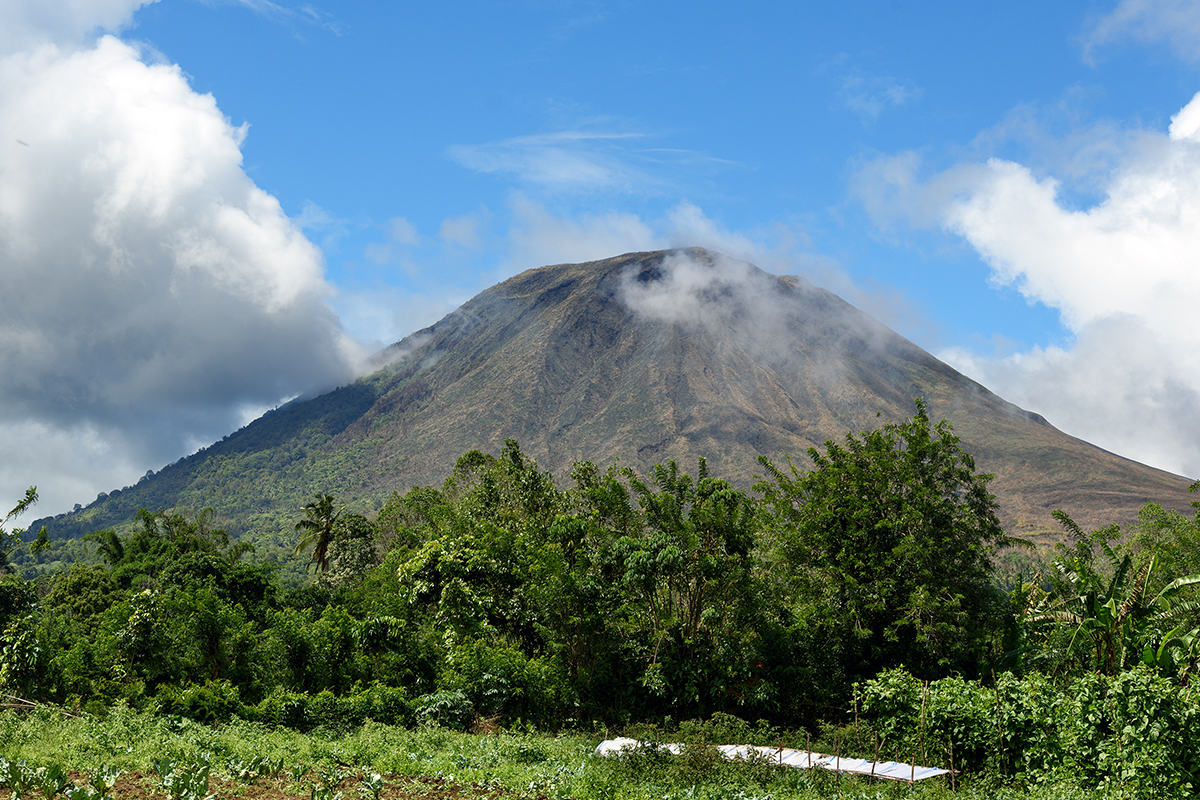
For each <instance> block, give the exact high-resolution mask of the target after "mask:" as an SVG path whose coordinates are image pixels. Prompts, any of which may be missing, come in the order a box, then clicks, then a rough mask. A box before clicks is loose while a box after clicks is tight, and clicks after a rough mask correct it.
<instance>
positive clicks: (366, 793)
mask: <svg viewBox="0 0 1200 800" xmlns="http://www.w3.org/2000/svg"><path fill="white" fill-rule="evenodd" d="M383 788H384V781H383V776H382V775H380V774H379V773H378V772H368V773H364V774H363V776H362V780H361V781H360V782H359V787H358V793H359V794H361V795H362V796H363V797H369V798H371V800H379V795H380V794H382V793H383Z"/></svg>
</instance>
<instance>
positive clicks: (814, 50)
mask: <svg viewBox="0 0 1200 800" xmlns="http://www.w3.org/2000/svg"><path fill="white" fill-rule="evenodd" d="M0 30H2V31H6V33H0V176H4V178H3V180H0V183H7V187H6V188H3V187H0V248H2V251H3V255H4V258H5V259H6V261H7V263H8V265H9V266H8V267H7V268H6V269H5V270H4V273H5V274H0V290H2V291H3V292H4V294H5V295H6V296H7V297H8V298H10V299H15V300H16V302H15V303H13V304H12V305H16V306H17V307H18V308H19V311H10V312H9V319H8V322H7V324H3V325H0V364H3V365H4V369H5V374H6V375H8V376H10V378H9V386H8V388H7V389H4V390H3V392H2V396H0V409H2V411H3V416H2V417H0V434H2V435H3V436H4V438H5V441H6V442H8V445H7V447H6V449H7V451H8V452H7V453H6V456H7V457H6V458H5V459H3V461H4V462H5V463H4V465H3V466H2V467H0V490H3V493H4V495H5V496H12V497H17V496H19V494H20V489H22V488H23V487H24V486H27V485H29V484H30V483H37V484H38V485H39V487H40V488H41V491H42V494H43V507H42V508H40V509H39V511H41V512H43V513H48V512H56V511H60V510H63V509H64V508H69V507H70V506H71V504H73V503H75V502H82V503H86V502H88V501H89V500H91V499H92V498H93V497H94V496H95V494H96V493H97V492H99V491H105V490H108V489H111V488H114V487H118V486H121V485H126V484H128V483H131V482H133V481H135V480H136V479H137V478H138V477H140V476H141V475H142V473H144V472H145V471H146V470H148V469H157V468H159V467H161V466H162V465H163V464H164V463H166V462H168V461H171V460H174V459H175V458H178V457H179V456H181V455H183V454H185V453H187V452H190V451H192V450H194V449H195V448H196V447H197V446H200V445H202V444H205V443H207V442H209V441H212V440H213V439H216V438H220V436H222V435H224V434H225V433H228V432H229V431H230V430H232V429H234V428H236V427H238V426H239V425H240V424H243V423H244V422H245V421H246V420H248V419H249V418H252V417H253V416H254V415H255V414H256V413H259V412H260V411H261V410H263V409H265V408H269V407H271V406H273V405H275V404H277V403H278V402H280V401H281V400H283V399H286V398H288V397H291V396H295V395H296V394H301V393H304V392H308V391H312V390H313V389H314V388H320V387H327V386H331V385H333V384H336V383H338V382H341V381H344V380H347V379H349V377H352V376H353V375H354V374H355V370H356V369H357V364H358V363H360V359H361V356H362V354H363V353H366V352H369V351H371V350H372V349H373V348H376V347H378V346H381V345H384V344H387V343H390V342H391V341H394V340H397V339H399V338H401V337H403V336H404V335H406V334H408V333H411V332H412V331H414V330H416V329H419V328H421V327H424V326H426V325H429V324H431V323H432V322H434V321H436V320H437V319H438V318H440V317H441V316H442V315H444V314H445V313H447V312H449V311H450V310H452V309H453V308H454V307H456V306H457V305H458V304H460V303H461V302H463V301H465V300H466V299H468V298H469V297H471V296H472V295H474V294H475V293H477V292H478V291H480V290H482V289H484V288H486V287H487V286H489V285H491V284H493V283H495V282H497V281H498V280H501V279H503V278H505V277H508V276H510V275H512V274H515V273H516V272H519V271H521V270H523V269H527V268H530V267H535V266H540V265H543V264H546V263H555V262H561V261H581V260H589V259H594V258H603V257H606V256H611V255H616V254H618V253H621V252H626V251H629V250H636V249H647V248H651V247H667V246H677V245H692V244H698V245H704V246H709V247H712V248H714V249H717V250H721V251H723V252H726V253H728V254H729V255H733V256H736V257H741V258H745V259H747V260H750V261H753V262H754V263H757V264H759V265H760V266H762V267H763V268H765V269H768V270H771V271H774V272H790V273H799V274H804V275H806V276H808V277H810V279H812V280H814V282H816V283H818V284H821V285H824V286H826V287H828V288H830V289H831V290H833V291H836V292H838V293H839V294H841V295H842V296H843V297H846V299H848V300H850V301H851V302H853V303H855V304H856V305H859V306H860V307H862V308H864V309H865V310H867V311H869V312H870V313H872V314H874V315H875V316H877V317H879V318H880V319H882V320H883V321H884V322H886V323H887V324H889V325H891V326H892V327H893V328H895V329H896V330H898V331H900V332H901V333H903V334H904V335H906V336H908V337H909V338H911V339H913V340H914V341H915V342H917V343H918V344H920V345H921V346H923V347H925V348H927V349H929V350H930V351H932V352H934V353H935V354H937V355H939V356H940V357H942V358H944V359H945V360H947V361H949V362H950V363H951V364H953V365H954V366H956V367H958V368H959V369H960V370H963V371H964V372H966V373H967V374H969V375H971V376H972V377H974V378H976V379H977V380H980V381H981V382H982V383H984V384H985V385H987V386H988V387H989V388H991V389H993V390H994V391H996V392H997V393H999V394H1001V395H1002V396H1004V397H1006V398H1008V399H1010V400H1012V401H1014V402H1016V403H1018V404H1019V405H1022V406H1024V407H1026V408H1031V409H1032V410H1035V411H1038V412H1040V413H1043V414H1045V415H1046V416H1047V417H1048V418H1049V419H1050V421H1051V422H1052V423H1054V424H1056V425H1058V426H1059V427H1060V428H1062V429H1064V430H1066V431H1068V432H1069V433H1073V434H1075V435H1078V436H1082V437H1083V438H1087V439H1089V440H1090V441H1093V442H1095V443H1097V444H1100V445H1101V446H1104V447H1107V448H1108V449H1111V450H1115V451H1116V452H1120V453H1122V454H1124V455H1128V456H1130V457H1133V458H1137V459H1139V460H1143V461H1146V462H1148V463H1151V464H1154V465H1156V466H1160V467H1163V468H1167V469H1171V470H1173V471H1177V472H1182V473H1188V474H1200V451H1198V448H1197V443H1198V442H1200V407H1198V406H1200V404H1198V403H1197V402H1196V401H1197V400H1198V399H1200V357H1198V356H1197V355H1195V354H1196V353H1197V352H1200V351H1198V350H1197V348H1196V345H1198V344H1200V341H1197V339H1198V338H1200V336H1198V335H1197V333H1195V332H1194V331H1193V328H1195V327H1196V326H1195V325H1194V324H1193V322H1192V314H1191V310H1190V309H1191V308H1193V307H1194V306H1193V305H1192V302H1193V301H1195V300H1200V273H1198V271H1197V270H1196V266H1197V260H1196V258H1195V257H1194V256H1193V255H1192V253H1194V252H1200V251H1196V250H1193V249H1192V246H1193V245H1196V244H1200V241H1197V240H1200V134H1198V133H1197V129H1200V102H1198V103H1197V105H1196V106H1190V105H1189V104H1190V103H1191V102H1192V99H1193V97H1194V96H1195V95H1196V93H1197V91H1200V70H1198V68H1197V67H1198V61H1200V4H1198V3H1195V2H1179V1H1178V0H1171V1H1167V0H1164V1H1163V2H1157V3H1156V2H1149V0H1121V2H1116V0H1107V1H1106V2H1080V3H1070V4H1068V3H1037V4H1034V3H1017V2H1007V3H972V4H967V3H926V4H900V3H889V2H863V3H832V2H829V3H803V4H801V3H765V2H764V3H745V4H730V3H702V2H690V3H662V2H660V3H639V2H555V3H548V2H478V3H443V4H397V3H376V2H357V3H338V2H314V3H307V2H306V3H293V2H291V0H279V1H278V2H271V1H270V0H227V1H225V2H220V1H219V0H213V1H211V2H202V1H201V0H161V2H154V3H150V4H144V3H142V2H140V1H139V0H77V2H73V3H66V2H61V3H47V2H45V0H15V2H14V3H13V4H12V5H11V6H10V7H8V8H7V9H6V10H2V11H0ZM1193 115H1195V121H1194V123H1193ZM1173 120H1174V123H1173ZM235 296H236V298H237V299H236V300H231V299H230V298H232V297H235Z"/></svg>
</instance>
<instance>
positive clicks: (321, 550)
mask: <svg viewBox="0 0 1200 800" xmlns="http://www.w3.org/2000/svg"><path fill="white" fill-rule="evenodd" d="M301 510H303V511H304V519H302V520H300V521H299V522H297V523H296V530H298V531H300V532H301V534H300V541H298V542H296V555H299V554H300V553H302V552H304V551H305V550H307V549H309V548H310V547H311V548H312V555H311V556H310V557H309V559H308V563H307V564H305V566H304V568H305V569H306V570H307V569H308V568H309V567H311V566H312V565H313V564H316V565H317V566H318V567H319V568H320V570H321V572H326V571H327V570H328V569H329V546H330V545H331V544H333V526H334V525H335V524H337V521H338V517H340V516H341V514H342V511H343V510H345V509H344V507H343V508H340V509H338V510H337V511H334V509H333V496H332V495H328V494H321V493H320V492H318V493H317V494H315V495H313V499H312V500H310V501H308V502H307V503H305V504H304V505H303V506H302V507H301Z"/></svg>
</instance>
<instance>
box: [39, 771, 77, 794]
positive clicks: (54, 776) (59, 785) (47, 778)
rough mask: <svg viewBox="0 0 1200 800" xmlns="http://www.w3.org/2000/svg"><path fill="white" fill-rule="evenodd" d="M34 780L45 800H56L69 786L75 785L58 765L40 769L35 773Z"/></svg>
mask: <svg viewBox="0 0 1200 800" xmlns="http://www.w3.org/2000/svg"><path fill="white" fill-rule="evenodd" d="M34 780H35V782H36V783H37V786H38V789H40V790H41V792H42V797H44V798H45V800H54V798H55V797H57V796H58V795H60V794H62V793H63V792H65V791H66V790H67V788H68V787H69V786H72V785H73V784H72V783H71V781H70V780H69V779H68V778H67V775H66V773H65V772H63V769H62V767H60V766H59V765H58V764H51V765H50V766H48V767H39V768H38V770H37V772H36V773H35V776H34Z"/></svg>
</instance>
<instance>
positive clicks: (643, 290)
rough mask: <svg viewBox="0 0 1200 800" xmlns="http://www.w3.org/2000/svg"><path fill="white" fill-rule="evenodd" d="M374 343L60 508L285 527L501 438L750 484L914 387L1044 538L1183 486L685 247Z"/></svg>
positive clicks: (773, 284) (486, 302)
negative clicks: (182, 448) (355, 375)
mask: <svg viewBox="0 0 1200 800" xmlns="http://www.w3.org/2000/svg"><path fill="white" fill-rule="evenodd" d="M377 358H378V361H377V364H378V365H379V368H378V369H377V370H376V371H374V372H373V373H372V374H371V375H368V376H366V377H365V378H363V379H360V380H359V381H357V382H355V383H353V384H351V385H349V386H346V387H341V388H339V389H337V390H335V391H333V392H330V393H327V394H324V395H321V396H319V397H317V398H312V399H309V400H304V401H297V402H294V403H291V404H288V405H286V406H284V407H282V408H280V409H278V410H276V411H274V412H272V413H269V414H267V415H264V416H263V417H262V418H260V419H259V420H256V421H255V422H254V423H251V424H250V425H249V426H247V427H246V428H243V429H242V430H241V431H238V432H237V433H235V434H233V435H231V436H229V437H226V438H225V439H224V440H222V441H221V442H218V443H214V445H212V446H211V447H209V448H207V449H206V450H204V451H202V452H201V453H197V454H196V455H194V456H191V457H189V458H187V459H183V460H181V461H180V462H176V464H174V465H170V466H169V467H167V468H164V470H161V471H160V472H159V473H158V474H157V475H155V476H151V477H148V478H147V479H145V480H144V481H142V482H140V483H139V484H138V485H137V486H135V487H130V488H129V489H128V490H126V491H122V492H114V493H110V495H109V496H108V497H106V498H100V499H98V501H97V502H96V503H93V504H92V505H90V506H89V507H88V508H87V509H84V510H83V511H81V512H79V513H77V514H76V515H75V517H74V520H75V521H77V522H81V523H82V522H84V521H85V520H87V521H89V524H93V523H103V525H112V524H120V523H121V521H122V520H119V519H118V517H119V516H120V515H121V514H125V515H126V517H125V519H130V518H132V513H133V512H135V511H136V508H133V507H132V506H133V504H134V503H139V502H140V503H141V505H145V506H147V507H150V508H157V507H161V508H170V507H185V508H190V509H192V510H196V509H198V508H202V507H205V506H210V507H213V508H214V509H215V510H216V511H217V512H218V515H223V516H225V517H227V518H230V519H235V520H237V521H238V522H239V523H240V524H239V525H235V526H232V527H234V528H235V529H236V528H239V527H244V529H265V530H270V531H273V532H277V535H284V533H285V532H286V531H287V530H288V529H289V525H288V522H290V521H294V519H295V517H296V514H297V513H298V512H297V509H298V506H299V504H300V502H302V501H303V500H304V499H305V498H307V497H309V496H311V494H312V493H313V492H317V491H321V492H329V493H332V494H336V495H338V496H339V497H340V498H342V499H343V500H344V501H346V502H347V503H348V504H349V505H350V506H351V507H354V508H355V510H361V511H373V510H375V509H377V508H378V507H379V506H380V505H381V504H382V502H383V501H384V500H385V499H386V497H387V496H388V495H390V494H391V492H392V491H393V490H399V491H405V490H407V489H408V488H409V487H410V486H411V485H415V484H430V483H440V482H441V480H442V479H443V478H445V477H446V476H447V475H448V474H449V471H450V468H451V467H452V466H453V463H454V460H455V459H456V458H457V456H458V455H461V454H462V453H463V452H466V451H467V450H471V449H480V450H485V451H491V452H496V451H498V450H499V448H500V447H501V445H502V444H503V441H504V439H507V438H513V439H516V440H517V441H519V442H520V443H521V445H522V447H523V449H524V450H525V452H527V453H529V454H530V455H532V456H534V457H536V458H537V459H538V461H539V463H540V464H541V465H542V466H543V467H544V468H547V469H550V470H551V471H552V472H553V473H554V474H555V476H556V478H557V479H558V480H560V481H565V480H566V478H567V474H568V470H569V468H570V465H571V463H572V462H573V461H576V460H591V461H594V462H597V463H600V464H605V463H608V462H611V461H614V460H619V461H620V462H621V463H623V464H625V465H627V466H631V467H633V468H635V469H637V470H639V471H642V472H645V471H646V470H648V469H649V468H650V467H651V466H652V465H653V464H654V463H658V462H661V461H666V460H668V459H674V460H676V461H678V462H679V463H680V464H681V466H682V467H683V468H685V469H691V468H692V467H694V464H695V462H696V459H697V458H698V457H699V456H705V457H706V458H708V460H709V463H710V467H711V469H712V470H713V471H714V474H718V475H722V476H724V477H728V478H730V479H731V480H733V481H734V482H735V483H737V484H738V485H740V486H742V487H743V488H747V489H748V488H749V487H750V484H751V483H752V480H753V475H754V474H755V473H756V472H757V471H759V470H758V465H757V461H756V459H757V456H758V455H759V454H764V455H767V456H768V457H770V458H773V459H774V458H777V457H778V456H779V454H780V453H783V452H786V453H789V454H790V455H791V456H792V457H793V458H794V459H796V462H797V463H798V464H800V465H802V466H803V465H806V464H807V463H808V448H809V447H814V446H815V447H818V448H819V447H821V446H822V445H823V443H824V442H825V441H826V440H828V439H834V440H840V439H842V438H843V437H844V436H845V435H846V434H847V433H849V432H859V431H862V430H867V429H870V428H872V427H877V426H878V425H880V424H882V423H883V422H885V421H898V420H900V419H904V418H907V417H909V416H911V414H912V413H913V410H914V407H913V399H914V398H915V397H923V398H924V399H925V400H926V401H927V403H928V404H929V408H930V414H931V416H933V418H934V419H940V418H942V417H945V418H947V419H949V420H950V422H951V424H952V425H953V426H954V429H955V433H956V434H957V435H958V436H960V438H961V439H962V441H963V446H964V449H966V450H967V452H969V453H971V454H972V455H973V456H974V457H975V458H976V463H977V465H978V467H979V468H980V470H982V471H986V472H991V473H994V474H995V475H996V478H995V479H994V481H993V483H992V490H993V492H995V493H996V494H997V496H998V497H999V498H1000V503H1001V513H1002V518H1003V520H1004V521H1005V524H1006V527H1007V528H1009V530H1010V531H1011V532H1014V533H1018V534H1024V535H1033V536H1038V535H1049V536H1056V535H1057V531H1058V528H1057V525H1056V524H1055V523H1054V522H1053V520H1052V519H1051V517H1050V512H1051V511H1052V510H1054V509H1055V508H1063V509H1064V510H1066V511H1068V513H1070V514H1071V515H1072V516H1073V517H1074V518H1076V520H1077V521H1078V522H1079V523H1080V524H1081V525H1083V526H1084V527H1093V526H1096V525H1100V524H1107V523H1110V522H1123V523H1128V522H1130V521H1132V519H1133V518H1134V516H1135V515H1136V511H1137V509H1138V508H1140V506H1141V505H1142V504H1143V503H1144V502H1146V501H1147V500H1155V501H1157V502H1160V503H1162V504H1163V505H1165V506H1167V507H1171V508H1178V509H1180V510H1186V509H1187V508H1188V500H1189V499H1190V497H1189V496H1188V495H1187V491H1186V489H1187V486H1188V481H1187V480H1186V479H1185V478H1182V477H1180V476H1175V475H1171V474H1170V473H1167V472H1164V471H1162V470H1156V469H1154V468H1151V467H1147V466H1145V465H1141V464H1137V463H1136V462H1133V461H1131V460H1129V459H1125V458H1122V457H1121V456H1118V455H1116V454H1113V453H1109V452H1108V451H1104V450H1102V449H1101V448H1098V447H1095V446H1094V445H1090V444H1088V443H1086V442H1083V441H1082V440H1079V439H1075V438H1074V437H1070V436H1067V435H1066V434H1063V433H1062V432H1060V431H1058V430H1057V429H1056V428H1054V427H1053V426H1052V425H1050V424H1049V423H1048V422H1047V421H1046V420H1045V419H1044V418H1042V417H1041V416H1040V415H1038V414H1036V413H1034V412H1030V411H1026V410H1024V409H1021V408H1019V407H1017V406H1015V405H1013V404H1012V403H1008V402H1007V401H1005V400H1003V399H1002V398H1000V397H998V396H997V395H995V394H994V393H992V392H990V391H989V390H988V389H986V387H983V386H982V385H980V384H978V383H977V382H975V381H973V380H971V379H970V378H968V377H966V376H964V375H962V374H961V373H958V372H957V371H956V370H954V369H953V368H952V367H950V366H949V365H947V364H945V363H943V362H941V361H939V360H938V359H937V358H935V357H934V356H932V355H931V354H929V353H927V352H926V351H924V350H922V349H921V348H919V347H918V346H917V345H915V344H913V343H912V342H910V341H908V340H907V339H905V338H904V337H902V336H900V335H899V334H896V333H895V332H894V331H891V330H890V329H889V328H887V327H886V326H885V325H883V324H882V323H880V322H878V321H877V320H874V319H873V318H871V317H870V316H868V315H866V314H865V313H863V312H861V311H859V310H858V309H855V308H854V307H853V306H851V305H850V304H849V303H846V302H845V301H844V300H842V299H841V298H839V297H837V296H836V295H834V294H833V293H831V292H828V291H827V290H824V289H821V288H819V287H816V286H813V285H812V284H811V283H809V282H808V281H807V280H805V279H803V278H799V277H796V276H782V277H781V276H774V275H770V274H768V273H766V272H763V271H762V270H759V269H758V268H756V267H753V266H752V265H749V264H745V263H744V262H738V261H734V260H732V259H728V258H726V257H724V256H721V255H720V254H715V253H710V252H708V251H705V250H701V249H696V248H690V249H681V250H671V251H658V252H642V253H627V254H624V255H621V256H615V257H613V258H609V259H603V260H600V261H595V262H587V263H583V264H560V265H552V266H546V267H539V268H535V269H530V270H526V271H525V272H522V273H520V274H518V275H516V276H513V277H512V278H509V279H508V280H506V281H503V282H501V283H499V284H497V285H495V286H493V287H490V288H489V289H486V290H484V291H483V292H481V293H480V294H478V295H476V296H475V297H474V298H472V299H471V300H469V301H467V303H464V304H463V306H462V307H460V308H459V309H457V310H456V311H455V312H452V313H451V314H449V315H447V316H446V317H445V318H443V319H442V320H439V321H438V322H437V323H435V324H434V325H431V326H429V327H427V328H425V329H423V330H421V331H417V332H416V333H414V334H412V335H410V336H408V337H405V339H403V340H401V341H400V342H397V343H395V344H393V345H391V346H389V347H388V348H385V349H384V350H383V351H381V352H380V353H379V354H378V355H377ZM248 485H250V486H253V487H255V489H254V491H250V490H248V489H247V486H248ZM139 487H140V488H139ZM1114 487H1119V488H1114ZM222 493H225V494H226V495H231V496H234V497H235V498H240V499H238V500H237V501H236V502H224V501H223V495H222ZM114 494H115V495H116V497H115V498H114V497H113V495H114ZM143 500H148V501H151V502H141V501H143ZM41 522H45V521H44V520H43V521H39V523H41ZM60 523H61V520H60ZM47 524H48V525H49V523H47ZM103 525H98V526H103ZM59 527H60V529H61V530H65V529H66V527H69V526H62V525H61V524H60V525H59ZM51 532H52V534H54V528H53V527H51Z"/></svg>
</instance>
